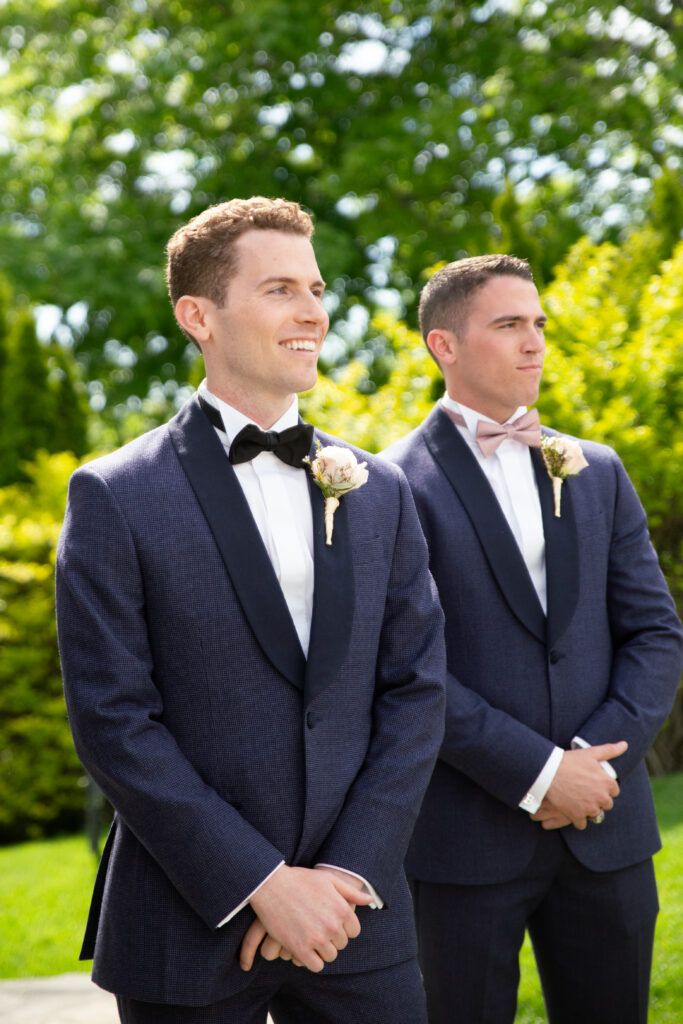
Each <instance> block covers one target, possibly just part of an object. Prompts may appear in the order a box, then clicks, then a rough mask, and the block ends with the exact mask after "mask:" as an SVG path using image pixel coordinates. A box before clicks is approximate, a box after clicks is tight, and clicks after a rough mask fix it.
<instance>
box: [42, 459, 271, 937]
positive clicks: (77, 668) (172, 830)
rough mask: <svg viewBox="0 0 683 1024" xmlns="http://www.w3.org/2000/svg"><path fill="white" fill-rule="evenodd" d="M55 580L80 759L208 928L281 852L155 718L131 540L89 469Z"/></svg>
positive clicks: (79, 479)
mask: <svg viewBox="0 0 683 1024" xmlns="http://www.w3.org/2000/svg"><path fill="white" fill-rule="evenodd" d="M56 585H57V626H58V636H59V649H60V657H61V662H62V674H63V679H64V689H65V695H66V701H67V707H68V712H69V719H70V723H71V728H72V732H73V736H74V742H75V745H76V749H77V752H78V754H79V757H80V758H81V760H82V762H83V764H84V766H85V767H86V769H87V770H88V772H89V773H90V774H91V775H92V777H93V778H94V780H95V781H96V782H97V784H98V785H99V786H100V787H101V789H102V791H103V792H104V794H105V796H106V797H107V799H108V800H109V801H110V803H111V804H112V805H113V806H114V807H115V808H116V810H117V811H118V813H119V814H120V815H121V817H122V819H123V820H124V821H125V823H126V824H127V825H128V827H129V828H130V829H131V830H132V831H133V833H134V834H135V835H136V837H137V838H138V840H139V841H140V842H141V843H142V845H143V846H144V847H145V848H146V849H147V850H148V851H149V853H150V854H151V855H152V856H153V857H154V858H155V859H156V860H157V862H158V863H159V864H160V866H161V867H162V868H163V870H164V871H165V872H166V874H167V875H168V877H169V879H170V880H171V882H172V883H173V885H174V886H175V887H176V889H177V890H178V891H179V892H180V894H181V895H182V896H183V897H184V898H185V900H186V901H187V902H188V903H189V904H190V905H191V906H192V907H193V908H194V910H195V911H196V912H197V914H199V916H200V917H201V918H202V919H203V920H204V921H205V923H206V924H207V925H208V926H209V927H212V928H215V927H217V926H218V924H219V923H220V922H221V921H222V920H223V919H224V918H225V916H226V914H228V913H229V912H230V911H231V910H232V909H233V908H234V907H236V906H238V905H239V904H240V903H241V902H242V901H243V900H244V899H246V898H247V897H248V895H249V894H250V893H251V892H252V891H253V890H254V889H255V888H256V887H257V886H258V885H259V883H260V882H261V881H263V880H264V879H265V878H266V877H267V876H268V874H269V873H270V872H271V871H272V870H273V869H274V868H275V867H276V866H277V865H278V864H279V863H280V862H281V861H282V860H283V856H282V854H281V853H280V852H279V851H278V850H276V849H275V848H274V847H273V846H272V845H271V843H269V842H268V841H267V840H266V839H265V838H264V837H263V836H262V835H261V834H260V833H259V832H258V831H256V829H254V828H253V827H252V826H251V825H250V824H249V823H248V822H247V821H245V820H244V818H243V817H242V816H241V815H240V814H239V813H238V812H237V810H236V809H235V808H234V807H233V806H232V805H231V804H229V803H227V802H226V801H225V800H223V799H222V798H221V797H220V796H219V795H218V794H217V793H216V792H215V790H213V789H212V788H211V787H210V786H209V785H207V784H206V783H205V782H204V781H203V779H202V778H201V777H200V775H199V774H198V773H197V772H196V770H195V769H194V768H193V766H192V765H191V764H190V762H189V761H188V760H187V758H186V757H185V755H184V754H183V752H182V751H181V750H180V748H179V747H178V745H177V743H176V741H175V740H174V738H173V735H172V734H171V733H170V732H169V730H168V729H167V728H166V727H165V725H164V723H163V700H162V695H161V693H160V691H159V689H158V687H157V685H156V683H155V679H154V665H153V660H152V655H151V651H150V646H149V638H148V633H147V627H146V621H145V614H146V611H145V592H144V582H143V577H142V573H141V569H140V564H139V559H138V553H137V551H136V547H135V543H134V538H133V535H132V533H131V530H130V528H129V524H128V522H127V521H126V518H125V516H124V514H123V512H122V510H121V508H120V507H119V505H118V503H117V501H116V498H115V496H114V494H113V493H112V491H111V489H110V488H109V487H108V485H107V483H106V482H105V480H103V479H102V477H101V476H100V475H99V474H98V473H97V471H96V470H95V469H94V468H93V467H91V466H85V467H83V468H82V469H80V470H78V471H77V472H76V473H75V474H74V476H73V477H72V480H71V484H70V488H69V501H68V507H67V513H66V518H65V521H64V527H63V530H62V534H61V537H60V541H59V547H58V552H57V566H56Z"/></svg>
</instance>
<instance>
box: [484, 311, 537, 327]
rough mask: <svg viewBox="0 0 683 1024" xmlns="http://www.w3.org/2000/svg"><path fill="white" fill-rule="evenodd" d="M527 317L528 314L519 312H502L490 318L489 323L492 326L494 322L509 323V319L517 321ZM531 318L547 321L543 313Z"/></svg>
mask: <svg viewBox="0 0 683 1024" xmlns="http://www.w3.org/2000/svg"><path fill="white" fill-rule="evenodd" d="M529 319H530V317H528V316H521V314H519V313H507V314H505V313H503V315H502V316H497V317H495V318H494V319H493V320H491V322H490V323H491V326H493V325H494V324H500V323H509V322H510V321H511V320H512V321H516V322H519V321H520V320H529ZM533 319H534V322H535V321H537V320H542V321H543V323H544V324H546V323H547V322H548V317H547V316H546V315H545V313H542V314H541V315H540V316H536V317H534V318H533Z"/></svg>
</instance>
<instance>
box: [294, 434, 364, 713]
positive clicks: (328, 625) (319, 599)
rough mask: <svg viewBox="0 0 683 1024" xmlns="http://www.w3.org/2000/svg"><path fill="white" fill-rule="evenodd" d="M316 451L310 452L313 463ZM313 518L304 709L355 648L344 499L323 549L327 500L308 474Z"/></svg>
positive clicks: (348, 540)
mask: <svg viewBox="0 0 683 1024" xmlns="http://www.w3.org/2000/svg"><path fill="white" fill-rule="evenodd" d="M314 456H315V451H313V450H312V451H311V458H314ZM308 485H309V490H310V494H311V511H312V514H313V557H314V560H315V583H314V591H313V618H312V621H311V641H310V646H309V650H308V662H307V666H306V685H305V688H304V699H305V703H306V704H309V703H310V702H311V700H313V698H314V697H315V696H316V695H317V694H318V693H320V692H321V691H322V690H324V689H325V687H326V686H328V685H329V683H331V682H332V680H333V679H334V676H335V674H336V673H337V671H338V670H339V667H340V665H341V664H342V662H343V660H344V658H345V657H346V653H347V651H348V649H349V644H350V642H351V629H352V625H353V614H354V606H355V588H354V576H353V560H352V557H351V556H352V541H351V536H350V528H349V517H348V513H347V506H346V498H341V500H340V502H339V507H338V508H337V510H336V512H335V513H334V530H333V534H332V544H331V545H327V544H326V543H325V498H324V496H323V493H322V491H321V490H320V488H319V487H318V486H317V485H316V484H315V482H314V480H313V476H312V474H311V473H309V474H308Z"/></svg>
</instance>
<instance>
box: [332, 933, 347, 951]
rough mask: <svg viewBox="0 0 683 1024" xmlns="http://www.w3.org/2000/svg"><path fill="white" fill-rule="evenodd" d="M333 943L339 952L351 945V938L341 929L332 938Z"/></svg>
mask: <svg viewBox="0 0 683 1024" xmlns="http://www.w3.org/2000/svg"><path fill="white" fill-rule="evenodd" d="M332 942H333V944H334V945H335V946H336V947H337V949H338V950H339V949H346V947H347V946H348V944H349V937H348V935H347V934H346V932H345V930H344V929H343V928H340V929H339V931H337V932H335V934H334V935H333V936H332Z"/></svg>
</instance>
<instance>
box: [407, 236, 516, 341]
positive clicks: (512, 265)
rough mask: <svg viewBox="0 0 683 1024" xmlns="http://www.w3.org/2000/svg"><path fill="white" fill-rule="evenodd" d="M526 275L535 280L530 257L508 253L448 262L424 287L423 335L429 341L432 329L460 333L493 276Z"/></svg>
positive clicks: (421, 309)
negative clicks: (471, 307)
mask: <svg viewBox="0 0 683 1024" xmlns="http://www.w3.org/2000/svg"><path fill="white" fill-rule="evenodd" d="M505 275H508V276H511V277H522V278H524V280H525V281H531V282H533V280H534V276H533V274H532V272H531V268H530V266H529V264H528V263H527V261H526V260H521V259H519V258H518V257H517V256H508V255H505V254H504V253H493V254H491V255H488V256H471V257H469V258H467V259H463V260H456V261H455V262H454V263H447V264H446V266H445V267H442V268H441V270H437V272H436V273H435V274H434V275H433V276H432V277H431V278H430V279H429V281H428V282H427V284H426V285H425V286H424V288H423V289H422V294H421V295H420V305H419V308H418V317H419V321H420V331H421V333H422V337H423V338H424V340H425V343H426V341H427V335H428V334H429V332H430V331H433V330H436V329H438V328H441V329H442V330H448V331H453V332H454V333H455V334H459V333H460V332H461V331H462V329H463V327H464V325H465V322H466V320H467V313H468V308H469V304H470V302H471V301H472V298H473V297H474V294H475V292H477V291H478V290H479V289H480V288H481V287H483V285H485V284H486V283H487V282H488V281H490V280H491V278H492V277H501V276H505Z"/></svg>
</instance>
